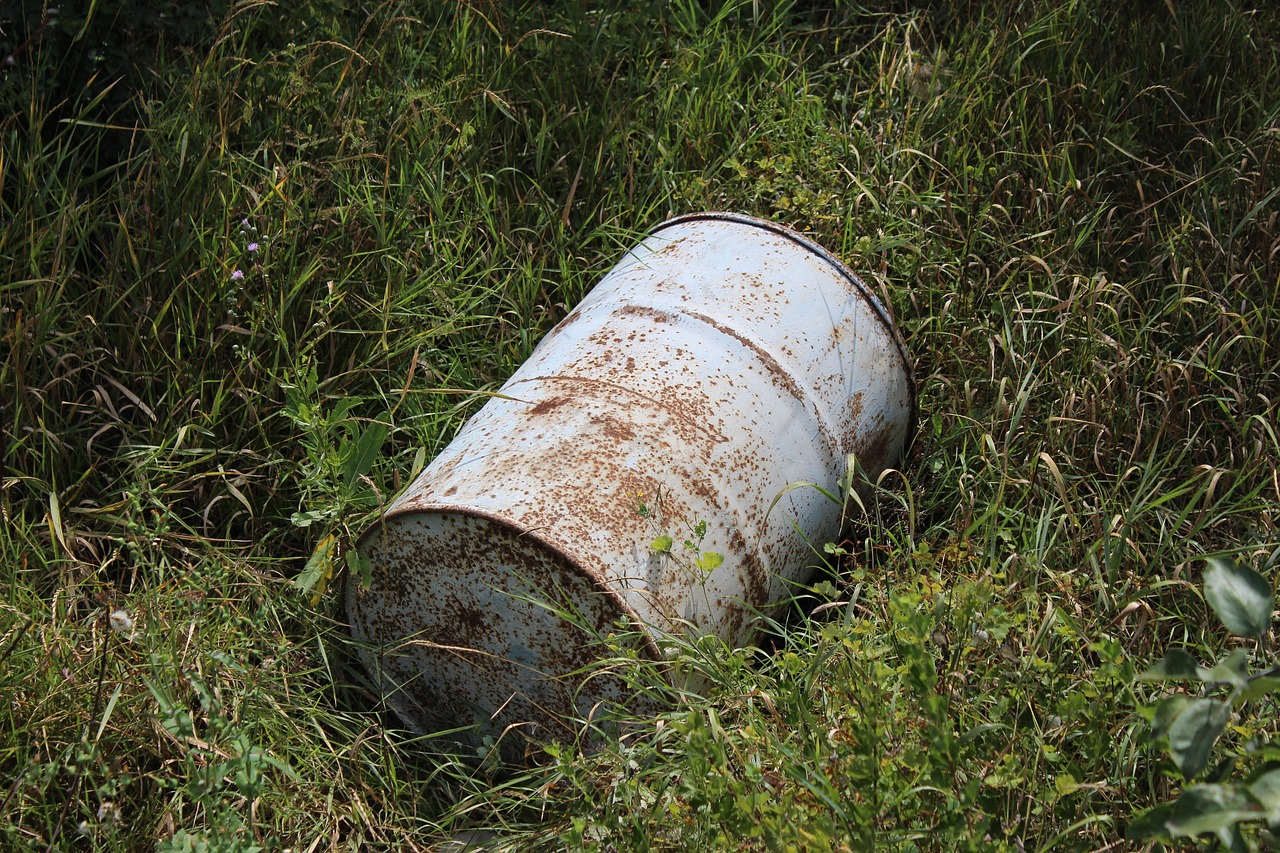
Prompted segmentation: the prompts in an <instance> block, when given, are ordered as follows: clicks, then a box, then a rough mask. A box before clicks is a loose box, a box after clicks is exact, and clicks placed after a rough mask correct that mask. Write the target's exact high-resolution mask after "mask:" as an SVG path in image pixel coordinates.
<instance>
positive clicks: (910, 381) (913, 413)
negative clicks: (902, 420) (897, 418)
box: [647, 210, 920, 441]
mask: <svg viewBox="0 0 1280 853" xmlns="http://www.w3.org/2000/svg"><path fill="white" fill-rule="evenodd" d="M708 220H710V221H713V222H716V221H718V222H732V223H735V224H738V225H750V226H752V227H755V228H759V229H761V230H763V231H770V232H772V233H774V234H777V235H778V236H780V237H785V238H787V239H788V240H791V241H792V242H793V243H796V244H798V245H800V246H802V247H804V248H806V249H808V250H809V251H811V252H813V253H814V254H815V255H817V256H818V257H820V258H822V259H823V260H824V261H826V262H827V263H828V264H830V265H831V266H832V268H833V269H835V271H836V272H837V273H839V274H840V275H841V276H843V277H844V278H846V279H848V281H849V282H850V283H851V284H852V285H853V286H854V288H855V289H856V290H857V291H858V293H859V294H861V296H862V298H863V299H865V300H867V302H868V303H869V304H870V305H871V309H872V311H873V312H874V313H875V315H876V317H877V319H879V320H880V323H881V324H882V325H883V326H884V327H885V330H886V331H887V332H888V333H889V336H890V337H891V338H892V339H893V342H894V344H895V345H896V346H897V348H898V357H899V358H900V359H901V361H902V366H903V369H904V370H905V371H906V374H907V391H908V394H909V395H910V400H909V401H908V408H909V410H910V412H909V416H908V429H907V437H908V441H909V440H910V436H911V435H912V433H913V432H914V426H915V424H917V423H918V422H919V420H920V408H919V396H920V394H919V389H918V388H917V387H916V370H915V364H914V363H913V362H912V360H911V355H910V352H909V351H908V350H907V341H906V339H905V338H903V336H902V330H901V329H899V328H898V324H897V323H896V322H894V319H893V317H892V316H891V315H890V314H889V311H888V309H886V308H885V306H884V303H883V302H881V301H880V299H879V298H878V297H877V296H876V295H875V293H873V292H872V290H871V288H869V287H867V285H866V283H865V282H863V280H862V279H860V278H858V276H857V274H856V273H855V272H854V271H853V270H852V269H850V268H849V266H848V265H847V264H846V263H845V262H844V261H842V260H840V259H839V258H837V257H836V256H835V255H834V254H832V253H831V252H830V251H829V250H828V249H826V248H825V247H823V246H822V245H821V244H820V243H817V242H816V241H814V240H813V239H812V238H810V237H807V236H806V235H804V234H802V233H800V232H799V231H796V230H795V229H794V228H790V227H788V226H786V225H782V224H780V223H778V222H773V221H771V220H768V219H761V218H759V217H757V216H749V215H747V214H745V213H735V212H733V211H729V210H704V211H699V212H695V213H684V214H681V215H679V216H673V217H671V218H670V219H665V220H663V221H662V222H659V223H658V224H657V225H655V226H653V227H652V228H650V229H649V231H648V233H647V236H650V237H651V236H654V235H656V234H657V233H658V232H660V231H663V230H665V229H667V228H670V227H673V226H676V225H683V224H685V223H687V222H702V221H708Z"/></svg>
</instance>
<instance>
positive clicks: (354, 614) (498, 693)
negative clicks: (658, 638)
mask: <svg viewBox="0 0 1280 853" xmlns="http://www.w3.org/2000/svg"><path fill="white" fill-rule="evenodd" d="M358 549H359V552H360V554H361V555H362V556H363V557H365V558H367V559H368V560H369V562H370V564H371V567H372V581H371V584H370V586H368V587H362V586H361V584H360V581H359V579H357V578H352V579H351V580H350V581H349V583H348V588H347V611H348V616H349V618H350V622H351V626H352V632H353V634H354V635H355V637H356V639H357V640H358V641H360V642H361V644H362V646H363V647H362V649H361V651H360V657H361V660H362V663H363V664H364V665H365V667H366V668H367V670H368V671H369V672H370V673H371V674H373V676H374V678H375V679H376V680H377V681H378V682H379V686H380V688H381V690H382V692H383V694H384V695H385V696H386V698H387V701H388V703H389V704H390V705H391V707H392V708H393V709H394V710H395V711H396V712H397V714H398V715H399V716H400V717H401V719H402V720H404V722H405V723H406V724H407V725H408V726H409V727H410V728H412V729H414V730H416V731H418V732H419V733H422V734H431V733H439V732H455V734H456V736H455V738H454V739H455V740H458V741H460V742H462V743H464V744H479V743H481V742H483V741H484V739H485V736H490V737H492V738H501V739H503V740H508V741H510V742H511V743H519V742H521V741H523V740H524V739H525V738H533V739H560V740H572V739H573V738H574V737H575V736H576V735H577V728H578V726H577V725H576V724H575V718H576V719H577V720H583V719H588V718H593V717H596V716H598V715H599V711H600V708H601V707H602V706H607V705H614V706H624V705H625V706H633V705H634V704H635V701H636V700H635V699H634V697H630V696H628V695H627V691H626V689H625V687H624V685H623V684H622V682H621V681H620V680H619V679H617V678H615V677H613V676H610V675H608V674H607V673H603V672H598V673H596V674H594V675H592V676H591V677H587V675H586V673H585V672H584V670H589V669H591V668H592V667H593V665H595V664H597V663H598V662H599V661H600V660H601V658H602V656H604V655H605V654H606V650H605V648H604V646H602V644H601V643H600V642H599V639H600V638H601V637H604V636H606V635H608V634H609V633H611V632H616V631H618V630H619V628H622V629H623V630H627V629H626V627H625V626H627V625H628V624H629V623H630V621H631V618H632V617H631V615H630V614H629V613H628V611H627V609H626V607H625V605H623V604H622V602H621V601H620V600H619V599H618V597H617V596H616V595H615V594H613V593H611V592H610V591H609V590H607V589H606V588H605V587H603V586H602V585H601V584H599V583H598V582H596V581H595V580H594V579H593V578H591V577H590V576H588V575H587V574H586V573H585V572H583V571H582V570H581V569H580V568H578V567H577V566H576V565H574V564H573V563H572V561H570V560H569V559H568V558H567V557H565V556H564V555H563V554H561V553H559V552H558V551H556V550H554V549H552V548H550V547H548V546H547V545H545V544H544V543H542V542H540V541H538V540H537V539H536V538H534V537H533V536H531V535H529V534H522V533H520V532H519V531H517V530H515V529H513V528H511V527H510V526H508V525H507V524H504V523H502V522H501V521H499V520H496V519H492V518H487V517H484V516H481V515H474V514H469V513H460V512H449V511H441V512H407V513H401V514H393V515H391V516H390V517H388V518H386V519H385V520H384V521H383V522H381V523H379V524H377V525H374V526H373V527H372V528H371V529H370V530H369V531H367V532H366V534H365V535H364V537H363V538H362V539H361V541H360V543H359V545H358ZM640 636H643V635H640ZM651 646H652V642H651V641H646V642H644V643H643V647H644V652H645V653H647V654H649V655H650V656H656V649H654V648H650V647H651ZM511 732H515V733H518V734H519V735H521V736H523V737H510V733H511ZM508 751H509V750H508Z"/></svg>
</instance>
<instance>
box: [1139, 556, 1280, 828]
mask: <svg viewBox="0 0 1280 853" xmlns="http://www.w3.org/2000/svg"><path fill="white" fill-rule="evenodd" d="M1204 595H1205V600H1206V601H1207V602H1208V603H1209V606H1210V607H1211V608H1212V609H1213V612H1214V614H1215V615H1217V617H1218V618H1219V619H1220V620H1221V621H1222V623H1223V624H1224V625H1225V626H1226V628H1227V630H1228V631H1230V632H1231V633H1232V634H1233V635H1235V636H1238V637H1245V638H1249V639H1255V640H1258V653H1257V657H1259V658H1261V657H1263V656H1264V655H1266V654H1267V650H1268V646H1267V644H1266V642H1265V639H1266V634H1267V629H1268V628H1269V626H1270V623H1271V611H1272V609H1273V607H1274V604H1275V593H1274V592H1273V591H1272V589H1271V585H1270V584H1269V583H1268V582H1267V580H1266V579H1265V578H1264V577H1262V575H1260V574H1258V573H1257V572H1256V571H1254V570H1253V569H1251V568H1249V567H1248V566H1242V565H1240V564H1239V563H1236V562H1234V561H1231V560H1225V559H1211V560H1209V561H1208V567H1207V568H1206V570H1205V576H1204ZM1277 675H1280V666H1277V665H1276V664H1275V661H1271V662H1270V666H1269V667H1267V668H1265V669H1262V670H1260V671H1252V670H1251V668H1250V661H1249V653H1248V652H1247V651H1246V650H1245V649H1243V648H1236V649H1234V650H1233V651H1231V652H1230V653H1229V654H1227V655H1226V656H1224V657H1223V658H1222V659H1220V660H1219V661H1218V662H1217V663H1216V664H1214V665H1213V666H1211V667H1204V666H1201V665H1200V664H1199V663H1198V662H1197V661H1196V659H1195V658H1194V657H1193V656H1192V655H1191V654H1190V653H1188V652H1186V651H1184V650H1182V649H1170V650H1169V651H1168V652H1167V653H1166V654H1165V656H1164V658H1163V659H1162V660H1160V661H1159V662H1158V663H1156V664H1155V665H1154V666H1152V667H1150V668H1149V669H1147V670H1146V671H1145V672H1143V673H1142V674H1140V675H1139V676H1137V680H1139V681H1190V682H1197V683H1199V685H1200V695H1199V696H1198V697H1188V696H1186V695H1183V694H1173V695H1170V696H1166V697H1164V698H1163V699H1161V700H1160V701H1158V702H1157V703H1156V704H1155V706H1154V707H1153V708H1152V709H1150V713H1149V717H1150V720H1151V735H1152V737H1153V738H1154V739H1156V740H1157V741H1161V742H1162V745H1163V748H1164V749H1165V751H1166V752H1167V753H1168V755H1169V757H1170V758H1171V759H1172V760H1173V763H1174V765H1175V766H1176V767H1177V768H1178V771H1179V772H1180V773H1181V774H1182V775H1183V777H1184V778H1186V779H1187V780H1194V779H1196V778H1197V777H1199V776H1200V775H1201V774H1204V773H1205V772H1206V769H1208V768H1209V767H1210V758H1211V756H1212V754H1213V750H1214V747H1215V746H1216V745H1217V744H1218V740H1219V738H1220V737H1221V735H1222V734H1223V732H1224V731H1226V730H1227V727H1228V725H1229V724H1230V723H1231V720H1232V717H1233V716H1234V715H1237V714H1244V713H1248V714H1253V715H1258V714H1259V713H1260V710H1261V708H1266V707H1269V706H1268V704H1267V703H1266V699H1267V698H1268V697H1269V696H1270V695H1271V694H1280V678H1277ZM1259 700H1262V701H1261V702H1260V701H1259ZM1246 752H1247V753H1250V754H1252V755H1254V756H1255V757H1257V758H1258V759H1260V761H1259V762H1257V763H1256V766H1255V767H1254V768H1253V770H1252V771H1251V772H1250V773H1249V774H1248V775H1247V776H1246V777H1245V778H1244V779H1242V780H1240V781H1232V780H1227V781H1222V777H1223V776H1225V775H1226V774H1227V773H1228V772H1229V771H1230V770H1232V769H1233V768H1234V767H1235V766H1236V765H1235V760H1236V759H1237V758H1239V757H1240V756H1228V757H1227V759H1226V760H1225V761H1224V762H1221V763H1219V764H1217V765H1216V768H1217V769H1216V770H1215V771H1214V774H1213V779H1214V782H1213V783H1212V784H1193V785H1191V786H1189V787H1187V788H1186V789H1185V790H1184V791H1183V792H1182V793H1181V794H1180V795H1179V796H1178V797H1177V798H1176V799H1174V800H1173V801H1171V802H1168V803H1163V804H1161V805H1158V806H1156V807H1155V808H1152V809H1149V810H1147V811H1146V812H1144V813H1143V814H1141V815H1139V816H1138V817H1137V819H1135V820H1134V822H1133V823H1132V824H1130V826H1129V832H1128V835H1129V837H1130V838H1132V839H1161V840H1165V841H1170V840H1172V839H1175V838H1198V837H1201V836H1211V837H1212V838H1213V839H1214V840H1215V841H1216V843H1217V844H1219V845H1221V846H1223V847H1225V848H1226V849H1228V850H1232V851H1249V850H1253V849H1257V847H1256V844H1255V842H1254V841H1253V840H1252V838H1251V837H1249V836H1246V834H1245V832H1244V831H1243V826H1242V825H1248V824H1250V823H1253V822H1257V821H1266V822H1267V824H1268V825H1269V828H1270V829H1271V830H1276V829H1280V743H1275V742H1271V741H1265V740H1260V739H1255V740H1254V741H1253V742H1251V744H1250V747H1249V748H1248V749H1247V750H1246Z"/></svg>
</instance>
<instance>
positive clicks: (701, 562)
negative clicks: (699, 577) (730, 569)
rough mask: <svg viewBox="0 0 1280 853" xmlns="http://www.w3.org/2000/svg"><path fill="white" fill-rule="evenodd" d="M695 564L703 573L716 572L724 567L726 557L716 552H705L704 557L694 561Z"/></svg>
mask: <svg viewBox="0 0 1280 853" xmlns="http://www.w3.org/2000/svg"><path fill="white" fill-rule="evenodd" d="M693 564H694V565H695V566H697V567H698V569H699V570H700V571H703V572H707V573H710V572H714V571H715V570H716V569H718V568H720V567H721V566H723V565H724V555H723V554H717V553H716V552H715V551H703V552H702V556H700V557H698V559H696V560H694V561H693Z"/></svg>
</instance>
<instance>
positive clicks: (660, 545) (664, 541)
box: [649, 536, 673, 554]
mask: <svg viewBox="0 0 1280 853" xmlns="http://www.w3.org/2000/svg"><path fill="white" fill-rule="evenodd" d="M672 541H673V540H672V539H671V537H670V536H659V537H658V538H656V539H654V540H653V541H652V542H650V543H649V549H650V550H651V551H657V552H658V553H659V554H667V553H670V552H671V543H672Z"/></svg>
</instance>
